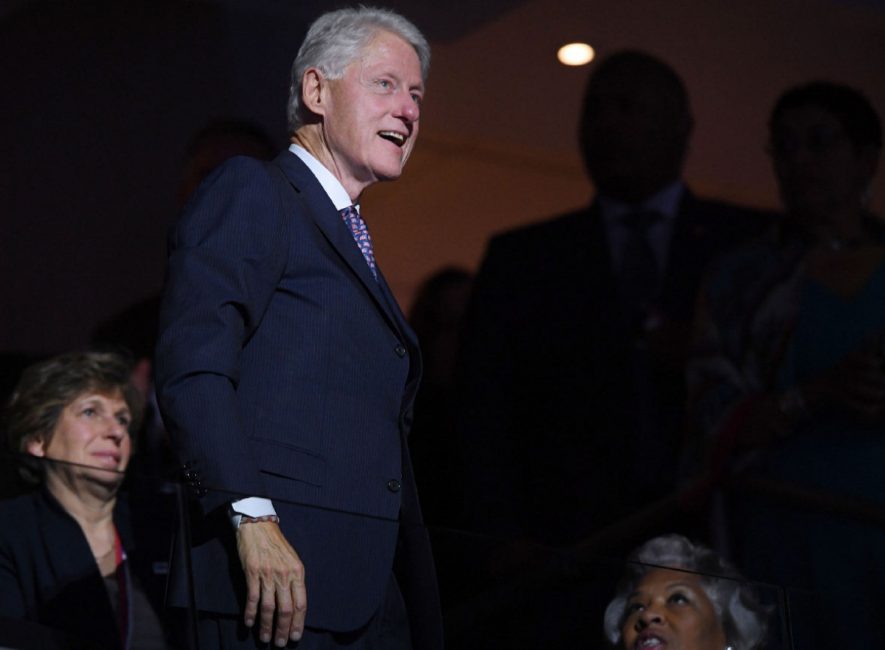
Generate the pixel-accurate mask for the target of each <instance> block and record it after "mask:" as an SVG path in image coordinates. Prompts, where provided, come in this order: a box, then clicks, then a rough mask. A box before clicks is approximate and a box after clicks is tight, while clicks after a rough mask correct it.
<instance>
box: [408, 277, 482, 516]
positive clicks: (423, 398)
mask: <svg viewBox="0 0 885 650" xmlns="http://www.w3.org/2000/svg"><path fill="white" fill-rule="evenodd" d="M472 282H473V276H472V275H471V274H470V273H469V272H468V271H466V270H464V269H461V268H456V267H446V268H444V269H441V270H440V271H437V272H436V273H434V274H433V275H431V276H430V277H429V278H427V279H426V280H425V281H424V282H423V283H422V284H421V287H420V288H419V289H418V293H417V295H416V296H415V301H414V303H413V304H412V309H411V311H410V312H409V324H410V325H411V326H412V328H414V330H415V333H416V334H417V335H418V341H419V343H420V344H421V360H422V365H423V375H422V377H421V387H420V388H419V389H418V396H417V397H416V399H415V415H414V418H415V419H414V423H413V425H412V434H411V437H410V439H409V443H410V444H409V449H410V451H411V453H412V462H413V463H414V466H415V476H416V480H417V482H418V493H419V494H420V496H421V505H422V508H423V513H424V520H425V521H426V522H427V524H428V525H429V526H435V525H436V526H438V525H444V526H458V525H459V524H460V520H461V498H460V497H461V492H460V489H459V488H460V486H461V481H460V477H461V471H462V470H461V463H460V454H459V452H458V441H457V436H456V435H455V430H454V425H453V408H454V395H453V389H454V379H455V359H456V357H457V353H458V347H459V345H460V340H461V325H462V322H463V320H464V311H465V309H466V308H467V301H468V299H469V298H470V288H471V286H472Z"/></svg>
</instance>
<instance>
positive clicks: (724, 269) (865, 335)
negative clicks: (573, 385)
mask: <svg viewBox="0 0 885 650" xmlns="http://www.w3.org/2000/svg"><path fill="white" fill-rule="evenodd" d="M769 143H770V151H771V157H772V163H773V166H774V172H775V176H776V177H777V181H778V185H779V187H780V191H781V196H782V199H783V203H784V207H785V210H786V218H785V219H784V221H783V222H782V223H781V224H779V226H778V227H777V228H775V229H773V230H772V231H771V232H770V233H769V235H768V236H766V237H764V238H763V239H761V240H760V241H759V242H756V243H754V244H752V245H749V246H747V247H746V248H743V249H741V250H740V251H737V252H735V253H734V254H733V255H731V256H728V257H727V258H725V259H723V260H722V261H721V263H720V264H719V265H718V267H717V268H716V270H715V271H714V272H713V273H712V275H711V278H710V280H709V282H708V283H707V285H706V288H705V290H704V291H703V293H702V296H701V298H702V300H701V308H700V309H699V313H698V322H697V327H696V340H695V345H694V354H693V358H692V361H691V363H690V365H689V377H690V387H691V398H692V399H691V414H692V422H693V424H694V426H695V428H696V429H695V430H696V433H697V435H698V438H699V440H703V441H704V442H703V444H701V445H700V448H703V449H706V452H707V453H709V454H711V456H709V458H711V459H712V462H713V471H714V473H721V472H722V471H724V470H733V471H735V472H738V471H743V476H744V477H747V476H749V477H750V478H751V480H750V481H749V482H748V481H746V480H745V481H744V482H743V483H742V484H740V485H743V486H744V487H745V488H748V487H753V486H755V487H756V490H754V491H753V492H747V491H746V490H743V491H738V490H732V491H731V499H729V502H728V514H729V517H728V520H727V523H728V528H726V529H724V530H721V531H720V532H722V533H723V535H722V539H723V540H732V541H733V542H734V554H735V557H737V558H740V561H741V564H742V566H744V568H745V569H746V570H747V571H748V573H750V574H751V575H752V576H753V577H754V578H758V579H762V580H766V581H770V582H774V583H778V584H782V585H784V586H785V587H787V588H789V589H792V590H794V595H795V596H796V597H797V598H800V600H797V601H796V603H795V605H794V608H793V615H794V620H795V621H796V626H795V631H796V643H797V646H796V647H801V648H833V647H840V646H842V645H844V643H845V642H846V639H851V645H852V646H858V647H885V630H883V628H882V626H881V624H879V623H878V621H879V618H880V612H881V611H882V608H883V606H885V531H883V530H882V528H881V523H878V524H877V523H875V521H876V520H875V519H872V518H870V517H871V515H870V513H871V512H872V513H873V514H875V512H876V511H875V508H878V512H879V513H881V508H882V506H883V504H885V483H883V481H882V480H881V468H882V467H883V464H885V228H883V224H882V221H881V220H879V219H878V218H876V217H874V216H873V215H872V214H870V213H869V212H868V210H867V202H868V200H869V187H870V182H871V180H872V178H873V175H874V173H875V171H876V167H877V164H878V160H879V153H880V150H881V146H882V131H881V125H880V120H879V116H878V115H877V114H876V112H875V110H874V109H873V108H872V106H871V104H870V103H869V101H868V100H867V99H866V98H865V97H864V95H863V94H861V93H860V92H858V91H856V90H854V89H852V88H849V87H846V86H843V85H839V84H834V83H825V82H819V83H810V84H807V85H803V86H799V87H796V88H792V89H790V90H788V91H787V92H785V93H784V94H783V95H782V96H781V97H780V99H779V100H778V101H777V103H776V104H775V106H774V109H773V111H772V113H771V118H770V122H769ZM787 493H789V495H790V498H789V499H787V500H784V499H785V496H784V495H786V494H787ZM778 495H780V496H778ZM859 505H864V506H867V508H866V510H864V512H866V513H867V515H866V518H865V517H864V516H863V514H862V513H861V510H863V509H862V508H859V507H858V506H859ZM859 513H860V514H859ZM858 517H859V518H858ZM878 521H879V522H881V514H878ZM803 594H810V598H808V599H807V600H805V599H802V595H803Z"/></svg>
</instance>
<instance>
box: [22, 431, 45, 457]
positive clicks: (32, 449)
mask: <svg viewBox="0 0 885 650" xmlns="http://www.w3.org/2000/svg"><path fill="white" fill-rule="evenodd" d="M25 449H26V450H27V452H28V453H29V454H31V455H32V456H39V457H40V458H43V457H44V456H45V455H46V441H45V440H43V436H41V435H39V434H38V435H36V436H33V437H32V438H30V439H29V440H28V441H27V442H26V443H25Z"/></svg>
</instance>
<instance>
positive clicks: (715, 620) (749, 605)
mask: <svg viewBox="0 0 885 650" xmlns="http://www.w3.org/2000/svg"><path fill="white" fill-rule="evenodd" d="M767 626H768V612H767V608H766V607H764V606H763V605H762V604H761V603H760V602H759V600H758V597H757V594H756V593H755V591H754V589H753V588H752V586H751V585H750V584H749V583H747V582H746V581H745V580H744V579H743V578H742V577H741V575H740V574H739V573H738V571H737V570H736V569H735V568H734V567H733V566H732V565H731V564H729V563H728V562H727V561H725V560H724V559H722V557H720V556H719V555H718V554H716V553H715V552H714V551H712V550H710V549H709V548H706V547H704V546H701V545H697V544H693V543H692V542H690V541H689V540H688V539H687V538H686V537H683V536H682V535H662V536H660V537H655V538H654V539H650V540H649V541H647V542H645V543H644V544H643V545H642V546H640V547H639V548H637V549H636V550H634V551H633V553H631V555H630V557H629V560H628V564H627V571H626V575H625V576H624V577H623V579H622V581H621V583H620V584H619V585H618V589H617V593H616V595H615V597H614V599H613V600H612V601H611V603H609V605H608V607H607V608H606V610H605V620H604V627H605V635H606V637H607V638H608V640H609V641H610V642H611V644H612V646H613V647H617V648H622V649H623V650H636V649H637V648H645V647H651V648H658V647H664V648H679V649H680V650H729V649H730V650H754V649H761V648H765V647H767V646H766V643H765V639H766V629H767Z"/></svg>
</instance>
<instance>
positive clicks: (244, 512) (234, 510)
mask: <svg viewBox="0 0 885 650" xmlns="http://www.w3.org/2000/svg"><path fill="white" fill-rule="evenodd" d="M276 514H277V511H276V510H274V507H273V503H272V502H271V500H270V499H264V498H262V497H247V498H245V499H240V500H239V501H233V502H232V503H231V504H230V523H231V524H232V525H233V527H234V528H235V529H236V528H239V527H240V520H241V519H242V518H243V517H267V516H269V515H276Z"/></svg>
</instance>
